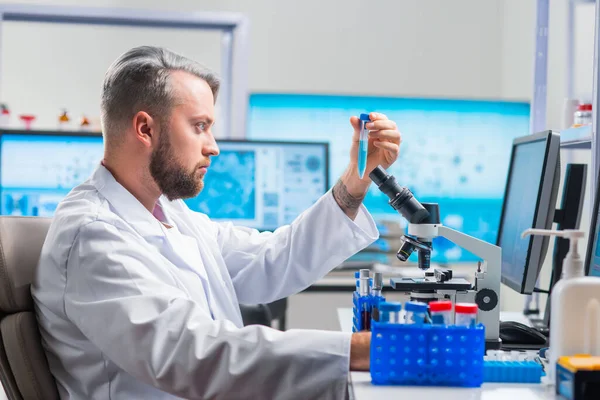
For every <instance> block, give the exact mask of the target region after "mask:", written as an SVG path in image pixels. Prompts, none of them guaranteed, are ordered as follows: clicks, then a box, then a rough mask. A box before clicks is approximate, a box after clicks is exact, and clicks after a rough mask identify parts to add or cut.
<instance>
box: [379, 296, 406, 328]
mask: <svg viewBox="0 0 600 400" xmlns="http://www.w3.org/2000/svg"><path fill="white" fill-rule="evenodd" d="M400 311H402V304H401V303H397V302H392V301H384V302H381V303H379V321H380V322H387V323H390V324H400V323H402V322H401V321H400Z"/></svg>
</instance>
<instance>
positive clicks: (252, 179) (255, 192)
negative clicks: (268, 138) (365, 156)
mask: <svg viewBox="0 0 600 400" xmlns="http://www.w3.org/2000/svg"><path fill="white" fill-rule="evenodd" d="M218 143H219V148H220V151H221V154H220V155H219V156H218V157H214V158H213V159H212V161H211V166H210V168H209V169H208V172H207V173H206V175H205V177H204V189H203V191H202V193H200V195H199V196H197V197H195V198H193V199H188V200H185V202H186V203H187V205H188V207H190V209H192V210H195V211H199V212H202V213H205V214H207V215H208V216H210V218H211V219H212V220H215V221H219V220H221V221H232V222H234V223H235V224H236V225H243V226H249V227H252V228H257V229H265V230H272V229H276V228H277V227H279V226H281V225H285V224H289V223H290V222H292V221H293V220H294V219H295V218H296V217H297V216H298V215H300V214H301V213H302V212H303V211H304V210H306V209H307V208H309V207H310V206H311V205H312V204H314V203H315V202H316V201H317V200H318V199H319V198H320V197H321V196H322V195H323V194H324V193H325V192H326V191H327V189H328V187H327V184H328V182H327V169H328V168H327V146H326V145H325V144H318V143H308V144H300V143H256V142H230V141H220V142H218Z"/></svg>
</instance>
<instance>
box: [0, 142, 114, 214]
mask: <svg viewBox="0 0 600 400" xmlns="http://www.w3.org/2000/svg"><path fill="white" fill-rule="evenodd" d="M0 148H1V153H0V184H1V188H0V213H1V214H2V215H27V216H42V217H50V216H52V215H54V211H55V210H56V207H57V206H58V203H59V202H60V201H61V200H62V199H63V198H64V197H65V196H66V195H67V194H68V193H69V191H70V190H71V189H72V188H73V187H74V186H77V185H79V184H80V183H82V182H84V181H85V180H86V179H87V178H88V177H89V176H90V175H91V174H92V173H93V171H94V170H95V169H96V167H97V166H98V164H99V163H100V160H102V154H103V146H102V137H100V136H58V135H33V134H32V135H17V134H3V135H2V136H1V137H0Z"/></svg>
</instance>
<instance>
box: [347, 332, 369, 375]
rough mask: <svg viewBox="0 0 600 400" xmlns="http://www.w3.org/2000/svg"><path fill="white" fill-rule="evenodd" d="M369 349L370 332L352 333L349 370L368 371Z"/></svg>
mask: <svg viewBox="0 0 600 400" xmlns="http://www.w3.org/2000/svg"><path fill="white" fill-rule="evenodd" d="M370 351H371V332H357V333H353V334H352V339H351V341H350V371H368V370H369V367H370V362H369V360H370Z"/></svg>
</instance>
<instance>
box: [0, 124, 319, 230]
mask: <svg viewBox="0 0 600 400" xmlns="http://www.w3.org/2000/svg"><path fill="white" fill-rule="evenodd" d="M218 144H219V147H220V150H221V155H220V156H218V157H213V158H212V163H211V167H210V168H209V170H208V172H207V174H206V176H205V178H204V189H203V191H202V192H201V193H200V194H199V195H198V196H197V197H195V198H192V199H187V200H185V202H186V203H187V204H188V206H189V207H190V208H191V209H192V210H195V211H200V212H203V213H206V214H207V215H208V216H209V217H210V218H211V219H213V220H217V221H219V220H223V221H232V222H233V223H234V224H236V225H244V226H249V227H253V228H257V229H261V230H271V229H276V228H278V227H279V226H281V225H284V224H287V223H290V222H292V221H293V220H294V218H296V217H297V216H298V215H300V213H301V212H302V211H304V210H305V209H307V208H309V207H310V206H311V205H312V204H313V203H314V202H315V201H316V200H317V199H318V198H319V197H321V196H322V195H323V194H324V193H325V192H326V191H327V190H328V188H329V181H328V174H329V169H328V167H329V147H328V144H327V143H316V142H307V143H301V142H269V141H244V140H218ZM102 154H103V144H102V137H101V135H100V133H97V132H95V133H84V132H82V133H77V132H75V133H70V132H69V133H68V132H52V131H3V132H2V134H1V135H0V214H2V215H29V216H48V217H50V216H52V215H54V211H55V210H56V207H57V205H58V203H59V202H60V201H61V200H62V199H63V198H64V197H65V196H66V195H67V193H69V191H70V190H71V189H72V188H73V187H75V186H77V185H78V184H80V183H82V182H84V181H85V180H86V179H87V178H88V177H89V176H90V175H91V174H92V173H93V171H94V169H95V168H96V167H97V166H98V163H99V162H100V160H101V159H102Z"/></svg>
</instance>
